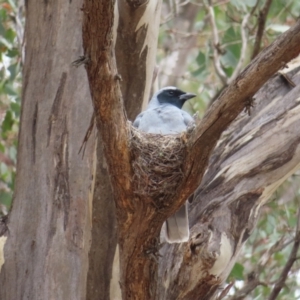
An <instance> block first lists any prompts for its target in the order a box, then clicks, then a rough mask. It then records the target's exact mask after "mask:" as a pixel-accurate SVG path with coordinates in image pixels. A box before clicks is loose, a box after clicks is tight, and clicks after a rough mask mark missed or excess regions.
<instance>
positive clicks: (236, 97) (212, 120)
mask: <svg viewBox="0 0 300 300" xmlns="http://www.w3.org/2000/svg"><path fill="white" fill-rule="evenodd" d="M299 52H300V21H298V22H297V23H296V24H295V26H294V27H292V28H291V29H289V30H288V31H286V32H285V33H284V34H282V35H281V36H279V37H278V39H277V40H276V41H275V42H274V43H272V44H271V45H270V46H269V47H267V48H265V49H264V50H263V51H262V52H261V53H260V54H259V55H258V56H257V57H256V58H255V59H254V60H253V61H252V62H251V63H250V64H249V65H248V66H247V67H246V68H245V70H244V71H243V72H242V73H241V74H240V75H239V76H238V77H237V78H236V79H235V80H234V81H233V82H232V83H231V84H230V85H229V86H228V88H226V89H225V90H224V91H223V93H222V94H221V95H220V97H219V98H218V100H217V101H215V102H214V103H213V105H212V106H211V107H210V108H209V110H208V111H207V113H206V114H205V116H204V117H203V119H202V120H201V122H200V124H199V125H198V126H197V127H196V129H195V130H194V132H193V133H192V136H191V138H190V139H189V140H188V157H187V160H186V163H185V174H186V180H184V181H183V184H182V186H183V188H182V191H181V193H182V194H181V195H182V199H187V198H188V196H189V195H190V194H191V193H193V191H194V190H195V189H196V188H197V186H198V184H199V182H200V181H201V178H202V176H203V173H204V171H205V169H206V165H207V158H208V156H209V155H210V152H211V151H212V149H213V147H214V146H215V145H216V142H217V141H218V139H219V137H220V135H221V133H222V132H223V131H224V130H225V128H227V127H228V125H229V124H230V123H231V122H232V121H233V120H234V119H235V118H236V117H237V116H238V114H239V113H240V112H241V111H242V110H243V109H244V108H245V105H246V103H247V101H249V99H251V98H252V97H253V95H254V94H255V93H256V92H257V91H258V89H259V88H260V87H261V86H262V85H263V84H264V83H265V82H266V81H267V80H268V78H270V77H271V76H272V75H273V74H274V73H275V72H276V71H278V70H279V69H280V68H283V67H284V66H285V65H286V64H287V62H289V61H290V60H292V59H293V58H295V57H296V56H297V55H298V54H299ZM183 202H184V200H182V203H183Z"/></svg>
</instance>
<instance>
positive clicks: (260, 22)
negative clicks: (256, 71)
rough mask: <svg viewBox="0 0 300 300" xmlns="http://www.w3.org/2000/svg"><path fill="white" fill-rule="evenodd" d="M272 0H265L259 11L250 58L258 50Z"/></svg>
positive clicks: (253, 56)
mask: <svg viewBox="0 0 300 300" xmlns="http://www.w3.org/2000/svg"><path fill="white" fill-rule="evenodd" d="M272 1H273V0H266V3H265V5H264V7H263V9H262V10H261V11H260V12H259V16H258V27H257V32H256V37H255V42H254V47H253V53H252V56H251V59H253V58H255V56H256V55H257V54H258V53H259V51H260V44H261V40H262V37H263V34H264V30H265V26H266V21H267V16H268V13H269V10H270V7H271V4H272Z"/></svg>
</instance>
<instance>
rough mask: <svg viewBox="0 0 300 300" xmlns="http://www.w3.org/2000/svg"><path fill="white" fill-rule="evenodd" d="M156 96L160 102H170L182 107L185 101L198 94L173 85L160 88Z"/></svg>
mask: <svg viewBox="0 0 300 300" xmlns="http://www.w3.org/2000/svg"><path fill="white" fill-rule="evenodd" d="M156 97H157V100H158V102H159V103H160V104H165V103H168V104H172V105H174V106H176V107H178V108H180V109H181V108H182V106H183V104H184V103H185V101H187V100H189V99H192V98H194V97H196V95H195V94H190V93H186V92H184V91H182V90H180V89H178V88H176V87H173V86H168V87H165V88H163V89H161V90H159V91H158V92H157V93H156Z"/></svg>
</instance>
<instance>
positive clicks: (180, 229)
mask: <svg viewBox="0 0 300 300" xmlns="http://www.w3.org/2000/svg"><path fill="white" fill-rule="evenodd" d="M194 97H196V95H195V94H192V93H186V92H184V91H182V90H180V89H178V88H177V87H173V86H168V87H164V88H162V89H160V90H159V91H158V92H156V93H155V94H154V95H153V97H152V98H151V100H150V102H149V104H148V106H147V108H146V110H145V111H143V112H141V113H140V114H139V115H138V116H137V117H136V119H135V120H134V122H133V126H134V127H136V128H137V129H139V130H141V131H144V132H146V133H154V134H162V135H168V134H178V133H181V132H184V131H186V130H187V129H188V127H190V126H193V124H194V122H195V121H194V119H193V117H192V116H191V115H190V114H189V113H187V112H186V111H184V110H182V106H183V104H184V103H185V102H186V101H187V100H189V99H192V98H194ZM187 209H188V207H187V202H186V203H185V204H184V205H183V206H182V207H180V208H179V210H178V211H177V212H176V213H175V214H174V215H172V216H171V217H169V218H168V219H167V220H166V222H165V225H163V227H164V226H165V228H166V230H165V236H164V239H165V240H166V241H167V242H168V243H170V244H172V243H183V242H187V241H188V239H189V220H188V210H187Z"/></svg>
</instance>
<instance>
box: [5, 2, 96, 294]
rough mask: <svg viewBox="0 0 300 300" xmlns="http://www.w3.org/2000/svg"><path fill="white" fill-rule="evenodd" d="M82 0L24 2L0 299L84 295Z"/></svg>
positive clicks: (88, 200) (86, 114)
mask: <svg viewBox="0 0 300 300" xmlns="http://www.w3.org/2000/svg"><path fill="white" fill-rule="evenodd" d="M80 6H81V1H77V0H73V1H67V2H66V1H65V2H62V1H55V0H54V1H51V2H48V1H28V2H27V7H26V30H25V35H26V36H25V41H26V48H25V51H26V58H25V65H24V70H23V92H22V113H21V122H20V134H19V145H18V164H17V178H16V188H15V194H14V202H13V208H12V211H11V213H10V215H9V219H8V221H7V231H6V235H7V237H8V238H7V241H6V244H5V247H4V258H5V263H4V265H3V266H2V270H1V274H0V285H1V289H0V299H3V300H10V299H16V300H17V299H85V288H86V274H87V271H88V251H89V247H90V240H91V222H92V218H91V209H92V207H91V204H92V194H93V190H92V189H93V185H94V183H93V180H94V179H93V165H94V164H95V155H94V151H95V143H94V141H93V140H91V141H90V142H89V143H88V145H87V147H86V150H85V155H84V156H83V157H82V155H81V154H78V151H79V149H80V146H81V142H82V140H83V138H84V135H85V132H86V129H87V128H88V126H89V121H90V118H91V115H92V106H91V100H90V92H89V89H88V82H87V78H86V72H85V70H84V69H83V68H75V67H72V66H71V63H72V61H73V60H75V59H76V58H78V56H79V55H81V54H82V47H81V26H80V24H81V17H82V12H81V11H80V9H79V8H80Z"/></svg>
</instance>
